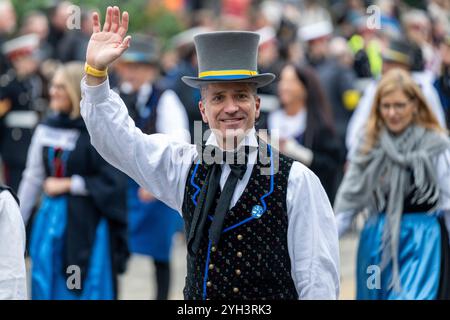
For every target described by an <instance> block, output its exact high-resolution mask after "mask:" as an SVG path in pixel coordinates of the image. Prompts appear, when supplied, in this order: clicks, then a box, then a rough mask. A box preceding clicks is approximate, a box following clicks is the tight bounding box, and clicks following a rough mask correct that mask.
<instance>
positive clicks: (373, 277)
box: [356, 213, 448, 300]
mask: <svg viewBox="0 0 450 320" xmlns="http://www.w3.org/2000/svg"><path fill="white" fill-rule="evenodd" d="M385 217H386V215H385V214H378V215H374V216H372V217H370V218H369V220H368V221H367V222H366V224H365V226H364V229H363V230H362V232H361V236H360V241H359V248H358V256H357V272H356V274H357V299H362V300H430V299H437V298H438V294H439V288H440V282H441V281H442V279H441V277H442V272H441V260H442V258H443V257H442V244H443V242H442V228H441V225H440V222H439V218H438V215H437V214H432V215H430V214H426V213H407V214H403V216H402V220H401V230H400V241H399V254H398V259H399V269H400V270H399V273H400V286H401V289H400V291H396V290H395V289H394V288H390V287H389V284H390V283H391V280H392V263H389V264H388V266H387V267H386V268H385V269H384V270H381V269H380V265H381V256H382V252H381V239H382V234H383V228H384V224H385ZM445 238H446V241H445V242H447V237H445ZM445 245H447V244H445ZM377 277H378V278H377ZM445 278H448V277H445Z"/></svg>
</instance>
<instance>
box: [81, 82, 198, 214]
mask: <svg viewBox="0 0 450 320" xmlns="http://www.w3.org/2000/svg"><path fill="white" fill-rule="evenodd" d="M81 89H82V97H83V99H82V100H81V115H82V117H83V119H84V121H85V123H86V127H87V129H88V131H89V134H90V137H91V143H92V145H93V146H94V147H95V149H96V150H97V151H98V153H99V154H100V155H101V156H102V157H103V158H104V159H105V160H106V161H108V162H109V163H110V164H111V165H113V166H114V167H116V168H117V169H119V170H121V171H123V172H124V173H125V174H127V175H128V176H130V177H131V178H132V179H133V180H135V181H136V182H137V183H138V184H139V185H140V186H141V187H143V188H145V189H146V190H148V191H150V192H151V193H152V194H153V195H154V196H155V197H156V198H157V199H159V200H161V201H163V202H164V203H166V204H167V205H168V206H169V207H171V208H173V209H175V210H178V211H179V212H181V207H182V203H183V196H184V189H185V188H184V187H185V182H186V178H187V174H188V171H189V168H190V166H191V164H192V162H193V160H194V158H195V157H196V156H197V150H196V147H195V145H191V144H188V143H185V142H179V141H175V140H174V139H171V138H170V137H169V136H168V135H165V134H152V135H146V134H144V133H142V131H141V130H140V129H138V128H137V127H136V126H135V124H134V121H133V120H132V119H131V118H130V117H129V115H128V111H127V108H126V106H125V104H124V102H123V101H122V99H121V98H120V96H119V95H118V94H117V93H115V92H114V91H113V90H111V89H110V88H109V82H108V80H106V81H104V82H103V83H102V84H100V85H98V86H88V85H87V84H86V82H85V79H84V78H83V80H82V81H81Z"/></svg>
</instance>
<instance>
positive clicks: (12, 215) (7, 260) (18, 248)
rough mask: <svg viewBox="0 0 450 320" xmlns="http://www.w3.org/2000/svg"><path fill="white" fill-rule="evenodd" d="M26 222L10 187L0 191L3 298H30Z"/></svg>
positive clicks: (0, 296) (0, 287) (0, 293)
mask: <svg viewBox="0 0 450 320" xmlns="http://www.w3.org/2000/svg"><path fill="white" fill-rule="evenodd" d="M25 241H26V238H25V226H24V224H23V221H22V217H21V216H20V211H19V206H18V205H17V203H16V200H15V199H14V198H13V196H12V195H11V193H10V192H9V191H3V192H1V193H0V300H11V299H12V300H25V299H27V277H26V269H25Z"/></svg>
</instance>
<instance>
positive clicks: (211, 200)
mask: <svg viewBox="0 0 450 320" xmlns="http://www.w3.org/2000/svg"><path fill="white" fill-rule="evenodd" d="M213 152H215V153H217V152H219V153H222V162H221V163H213V164H211V165H209V167H208V173H207V175H206V179H205V182H204V184H203V187H202V189H201V191H200V195H199V198H198V201H197V206H196V208H195V211H194V216H193V218H192V222H191V228H190V231H189V235H188V241H187V245H188V252H189V254H191V255H195V254H196V253H197V252H198V249H199V247H200V241H201V238H202V235H203V229H204V226H205V223H206V219H207V217H208V213H209V212H210V211H211V209H212V208H213V207H214V204H215V201H216V197H217V194H218V193H219V189H220V177H221V175H222V168H221V164H222V163H223V162H224V161H225V163H227V164H228V165H229V166H230V169H231V172H230V174H229V176H228V178H227V181H226V182H225V185H224V187H223V190H222V192H220V196H219V200H218V202H217V206H216V208H215V211H214V219H213V221H212V223H211V226H210V229H209V240H211V242H212V244H213V245H215V246H216V245H217V244H218V243H219V241H220V235H221V233H222V227H223V222H224V220H225V214H226V212H227V211H228V208H229V207H230V203H231V199H232V197H233V194H234V190H235V188H236V185H237V183H238V181H239V180H241V179H242V178H243V177H244V175H245V172H246V171H247V162H248V153H249V148H248V146H245V147H244V148H241V149H240V150H238V151H237V152H223V151H222V150H220V149H218V148H215V149H214V150H213Z"/></svg>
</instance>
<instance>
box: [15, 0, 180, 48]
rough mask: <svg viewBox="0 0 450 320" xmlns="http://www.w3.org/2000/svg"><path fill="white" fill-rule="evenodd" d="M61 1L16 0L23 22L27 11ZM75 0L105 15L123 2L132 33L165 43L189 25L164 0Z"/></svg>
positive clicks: (80, 4)
mask: <svg viewBox="0 0 450 320" xmlns="http://www.w3.org/2000/svg"><path fill="white" fill-rule="evenodd" d="M57 2H58V1H55V0H33V1H25V0H12V3H13V5H14V7H15V9H16V12H17V16H18V18H19V25H20V21H21V19H22V17H23V16H24V15H25V14H26V13H27V12H29V11H32V10H41V11H44V12H46V13H48V10H49V8H51V7H52V6H54V5H55V3H57ZM71 2H72V3H73V4H75V5H79V6H81V7H82V8H88V9H89V8H92V9H96V10H97V11H99V12H100V14H101V16H103V15H104V12H105V9H106V7H107V6H114V5H117V6H120V8H121V10H122V11H125V10H126V11H128V12H129V14H130V17H131V19H130V26H129V30H130V33H134V32H147V33H148V32H150V33H152V34H154V35H156V36H158V37H159V38H160V40H161V42H162V44H163V45H164V44H165V43H166V42H167V40H168V39H170V38H171V37H172V36H174V35H175V34H177V33H178V32H180V31H182V30H183V29H184V28H185V23H184V22H183V19H182V17H180V16H178V15H177V13H174V12H171V11H170V10H169V9H167V8H166V7H165V5H164V1H161V0H72V1H71ZM102 21H103V19H102Z"/></svg>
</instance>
